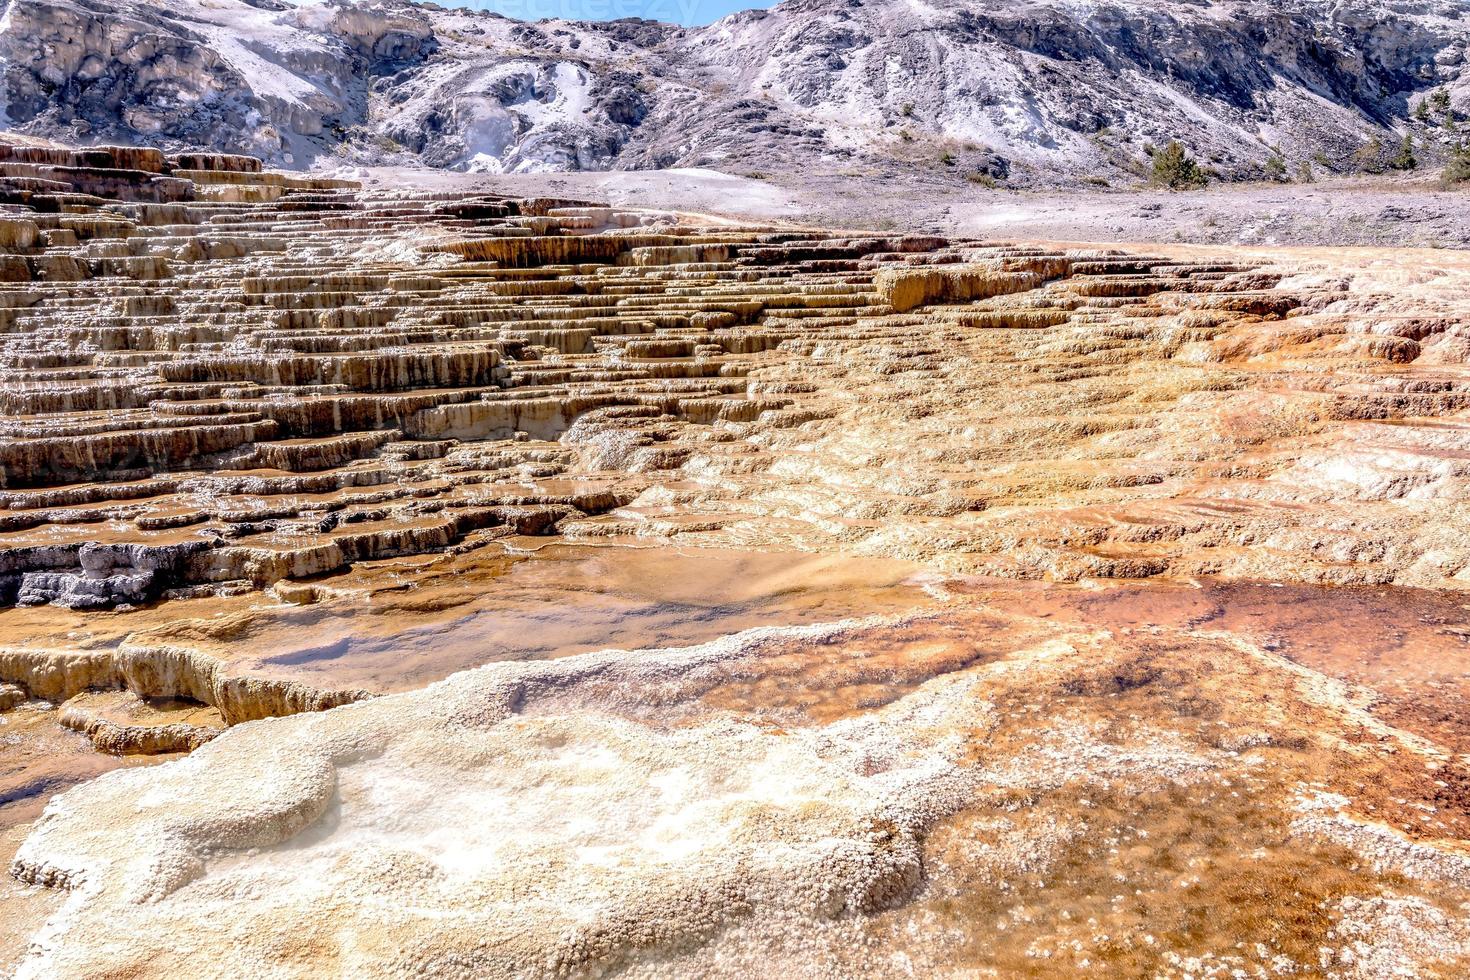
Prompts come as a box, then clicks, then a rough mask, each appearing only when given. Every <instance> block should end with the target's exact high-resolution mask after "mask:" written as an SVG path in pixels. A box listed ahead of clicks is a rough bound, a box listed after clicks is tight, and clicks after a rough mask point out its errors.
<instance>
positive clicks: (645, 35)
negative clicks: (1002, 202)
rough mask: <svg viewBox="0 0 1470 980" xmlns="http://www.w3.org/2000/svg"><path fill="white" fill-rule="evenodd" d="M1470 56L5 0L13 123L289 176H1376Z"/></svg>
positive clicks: (1131, 12) (1149, 27)
mask: <svg viewBox="0 0 1470 980" xmlns="http://www.w3.org/2000/svg"><path fill="white" fill-rule="evenodd" d="M1467 49H1470V3H1467V2H1466V0H1422V2H1414V0H1409V2H1381V0H1338V2H1333V3H1327V2H1321V0H1285V2H1266V0H1225V2H1209V0H1197V2H1166V0H1127V2H1118V0H1031V2H1024V3H1009V2H1007V3H1001V2H998V0H786V2H785V3H782V4H780V5H779V6H777V7H775V8H773V9H771V10H766V11H747V12H745V13H740V14H735V15H733V16H731V17H727V18H725V19H724V20H721V21H719V22H717V23H715V24H712V25H710V26H708V27H702V28H692V29H685V28H679V27H675V26H672V25H667V24H659V23H653V22H648V21H637V20H625V21H615V22H610V23H580V22H569V21H555V20H551V21H539V22H536V23H534V24H533V23H523V22H519V21H515V20H511V19H508V18H505V17H501V16H499V15H496V14H491V13H484V12H475V11H466V10H455V9H447V8H442V7H439V6H437V5H433V4H422V5H418V4H411V3H408V2H404V0H361V2H348V0H332V2H327V3H307V2H295V3H288V2H284V0H150V2H140V0H9V3H8V4H7V5H6V6H5V12H4V15H3V19H0V65H3V70H4V80H3V87H0V89H3V104H0V110H3V118H0V124H3V125H4V126H6V127H8V128H10V129H12V130H15V131H18V132H21V133H25V134H28V135H33V136H44V137H48V138H56V139H62V140H66V141H71V142H83V143H89V142H123V143H143V144H149V145H156V146H159V147H161V148H164V149H170V150H178V149H184V148H188V147H208V148H211V149H218V150H227V151H231V152H247V153H254V154H259V155H262V156H264V157H266V158H267V159H268V160H270V161H271V162H273V163H276V164H280V165H285V166H295V167H308V166H312V165H319V164H336V163H364V164H368V163H374V164H377V163H411V164H424V165H428V166H432V167H445V168H454V169H460V170H484V171H490V172H509V171H524V170H577V169H580V170H585V169H631V168H654V167H685V166H705V167H714V168H719V169H726V170H732V171H736V172H751V171H772V170H784V169H792V168H803V169H811V168H819V169H824V170H828V171H843V170H851V169H855V168H856V169H865V170H869V171H876V172H882V171H883V170H884V169H885V168H886V169H890V170H892V169H895V168H913V167H924V168H937V169H950V168H952V169H953V171H954V172H955V173H956V174H968V175H971V176H976V179H985V178H980V177H978V176H977V175H979V174H982V173H983V174H986V175H988V177H989V178H994V179H1008V180H1010V181H1011V182H1012V183H1013V184H1026V183H1046V182H1054V181H1057V180H1061V181H1069V180H1071V181H1076V180H1084V179H1098V178H1107V179H1117V178H1118V177H1120V176H1124V175H1127V174H1129V173H1139V172H1142V170H1143V168H1144V167H1146V161H1147V155H1148V153H1149V152H1150V150H1151V149H1152V148H1153V147H1155V146H1158V145H1161V144H1162V143H1163V142H1165V141H1167V140H1169V139H1174V138H1178V139H1180V140H1181V141H1182V142H1183V143H1184V144H1185V145H1186V146H1188V147H1189V148H1190V149H1191V150H1192V151H1193V152H1194V153H1195V154H1196V155H1197V156H1199V157H1200V158H1201V159H1202V160H1203V161H1206V162H1208V163H1209V164H1210V165H1211V166H1213V167H1214V168H1215V170H1216V171H1217V172H1218V173H1219V174H1220V175H1221V176H1222V177H1226V178H1231V177H1242V178H1248V177H1254V176H1259V175H1261V174H1262V173H1263V168H1264V167H1265V166H1266V164H1267V161H1268V159H1269V158H1271V157H1274V156H1279V157H1280V158H1281V161H1282V162H1284V163H1285V164H1286V165H1288V166H1290V167H1293V168H1295V167H1297V166H1298V165H1300V164H1301V163H1302V162H1309V163H1310V164H1311V165H1312V166H1314V167H1316V168H1319V169H1325V170H1329V171H1331V170H1336V171H1347V170H1352V169H1357V168H1362V167H1364V166H1368V167H1371V166H1373V165H1374V163H1375V161H1377V160H1379V159H1386V158H1387V156H1388V155H1389V154H1391V153H1392V151H1393V150H1394V149H1395V148H1396V147H1397V146H1398V144H1399V143H1400V141H1401V140H1402V137H1403V135H1404V134H1405V133H1412V134H1414V135H1415V137H1416V140H1417V142H1418V144H1419V146H1420V153H1421V155H1422V156H1424V157H1425V158H1426V159H1427V160H1429V161H1430V162H1432V161H1433V159H1434V158H1435V156H1436V153H1437V147H1440V146H1443V145H1446V144H1447V143H1448V142H1449V141H1450V140H1452V139H1454V138H1455V136H1454V135H1453V133H1452V130H1453V126H1452V125H1450V126H1447V125H1446V123H1447V122H1450V123H1453V119H1454V114H1455V113H1456V112H1458V113H1460V114H1461V115H1470V70H1467V57H1470V55H1467ZM1440 92H1443V93H1444V94H1445V95H1447V96H1448V98H1449V108H1448V109H1446V108H1445V107H1444V105H1443V102H1442V101H1440V100H1442V99H1443V96H1442V95H1436V93H1440ZM1420 103H1426V108H1424V109H1421V108H1420ZM1462 128H1463V127H1462Z"/></svg>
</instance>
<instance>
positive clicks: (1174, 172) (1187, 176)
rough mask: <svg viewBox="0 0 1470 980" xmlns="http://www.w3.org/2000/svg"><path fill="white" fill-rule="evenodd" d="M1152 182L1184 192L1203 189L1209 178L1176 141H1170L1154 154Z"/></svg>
mask: <svg viewBox="0 0 1470 980" xmlns="http://www.w3.org/2000/svg"><path fill="white" fill-rule="evenodd" d="M1153 182H1154V183H1155V184H1158V185H1159V186H1161V187H1167V188H1169V189H1170V190H1185V189H1188V188H1191V187H1203V186H1204V185H1205V184H1206V183H1208V182H1209V177H1207V176H1206V175H1205V173H1204V171H1202V170H1201V169H1200V168H1199V164H1197V163H1195V162H1194V158H1193V157H1191V156H1190V155H1189V152H1188V151H1187V150H1185V149H1184V147H1183V145H1181V144H1180V142H1179V141H1178V140H1170V141H1169V145H1168V146H1166V147H1164V148H1163V149H1162V150H1158V151H1156V152H1155V153H1154V174H1153Z"/></svg>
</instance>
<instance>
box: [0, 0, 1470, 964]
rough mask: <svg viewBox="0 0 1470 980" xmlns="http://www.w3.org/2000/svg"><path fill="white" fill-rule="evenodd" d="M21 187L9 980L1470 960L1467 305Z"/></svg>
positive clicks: (775, 243)
mask: <svg viewBox="0 0 1470 980" xmlns="http://www.w3.org/2000/svg"><path fill="white" fill-rule="evenodd" d="M217 9H222V8H217ZM330 10H335V12H336V14H342V13H343V11H342V10H338V9H337V8H330ZM329 12H330V11H329ZM317 13H318V14H321V13H323V11H317ZM334 16H335V14H334ZM334 23H336V22H334ZM395 23H396V22H395ZM333 29H334V30H340V31H342V32H346V33H348V34H352V36H357V34H363V35H364V36H365V37H370V38H372V40H371V41H363V42H361V44H360V45H359V46H360V48H361V50H360V52H359V54H358V55H357V56H358V57H362V58H376V57H382V58H393V57H398V56H400V55H401V56H404V57H410V56H411V55H406V54H404V52H406V51H417V52H419V53H420V54H421V53H422V52H423V51H425V50H427V46H426V45H425V44H424V43H422V39H421V38H420V40H418V41H416V40H415V38H418V37H419V35H416V34H415V33H414V32H413V31H412V30H410V29H409V28H408V27H402V26H400V27H395V28H391V29H384V30H383V31H382V32H381V33H377V34H374V33H373V30H376V28H373V29H372V30H369V29H368V28H364V27H363V26H362V25H361V23H359V22H357V21H353V20H351V19H348V20H344V21H342V22H340V23H339V24H338V27H336V28H333ZM364 32H365V33H364ZM412 56H416V55H412ZM0 161H3V166H0V269H3V272H4V275H3V277H0V279H3V281H0V406H3V409H4V411H3V415H4V417H3V419H0V600H3V603H4V605H5V607H6V608H5V609H4V614H3V624H4V630H3V643H0V725H3V731H4V738H5V740H6V741H5V745H6V749H7V752H6V755H5V756H4V758H3V760H0V826H3V827H4V828H5V830H6V832H7V833H9V834H11V835H12V836H10V837H7V838H5V839H6V841H7V850H8V849H9V847H14V848H15V851H14V860H13V862H11V863H10V870H11V878H10V879H8V880H7V882H6V883H5V885H4V888H0V922H4V923H6V924H7V925H10V924H12V923H14V924H16V925H15V926H14V928H13V930H11V931H14V932H16V933H17V934H23V936H24V937H25V938H24V941H23V942H20V941H17V942H14V943H12V942H11V940H9V939H8V937H6V936H3V935H0V938H3V939H5V943H4V944H0V964H4V966H5V967H6V968H7V969H9V968H11V967H14V968H15V970H16V971H17V972H18V975H20V976H22V977H60V976H76V975H104V974H117V975H121V974H129V975H140V976H177V975H181V974H182V975H238V974H239V973H241V972H245V973H259V974H263V975H281V976H313V975H321V974H322V973H331V974H353V975H359V974H361V975H374V976H410V975H412V976H423V975H430V974H432V975H463V976H540V975H546V976H589V977H590V976H601V975H606V974H608V973H610V972H617V971H622V972H626V973H628V974H629V975H648V976H671V975H688V974H707V975H716V976H733V975H741V976H749V975H752V974H771V973H775V974H781V975H792V976H831V975H856V974H862V975H875V976H887V975H893V976H911V975H913V974H915V973H919V974H924V975H971V974H974V973H976V972H981V973H984V972H995V973H999V974H1002V975H1016V974H1019V973H1023V972H1026V971H1028V970H1032V971H1034V970H1035V969H1036V968H1037V963H1038V962H1042V963H1044V964H1046V965H1047V968H1048V972H1057V973H1070V972H1077V973H1085V972H1087V971H1089V970H1091V969H1092V968H1093V967H1094V966H1095V965H1096V964H1099V963H1101V964H1107V965H1108V968H1109V969H1111V970H1113V971H1115V972H1118V973H1122V974H1127V975H1156V974H1170V973H1175V974H1182V973H1186V972H1187V973H1192V974H1200V975H1206V974H1216V975H1233V974H1235V973H1236V972H1237V971H1239V972H1241V973H1245V974H1246V975H1251V974H1252V973H1268V974H1269V973H1271V972H1275V973H1280V974H1288V975H1290V974H1295V975H1310V974H1311V973H1312V972H1313V971H1316V972H1319V973H1331V974H1335V975H1342V976H1384V975H1394V974H1410V975H1411V974H1413V973H1414V972H1415V971H1417V972H1420V973H1425V974H1441V975H1457V974H1460V973H1463V972H1464V970H1465V967H1466V966H1467V964H1470V917H1467V916H1466V914H1465V909H1466V908H1467V907H1470V864H1467V861H1470V857H1467V850H1466V846H1465V841H1466V840H1470V799H1467V795H1466V793H1465V787H1466V786H1467V785H1470V771H1467V769H1466V762H1465V758H1466V757H1465V753H1466V752H1467V751H1470V729H1467V726H1466V725H1465V722H1464V720H1463V719H1464V718H1465V717H1467V715H1466V710H1465V709H1466V707H1467V706H1470V671H1467V670H1466V669H1465V658H1466V638H1467V637H1470V628H1467V627H1466V625H1465V622H1466V614H1465V610H1466V603H1465V602H1464V601H1463V599H1464V595H1465V588H1466V583H1467V581H1470V508H1467V506H1466V505H1465V503H1464V500H1465V496H1466V495H1465V489H1466V486H1467V480H1470V463H1467V460H1470V424H1467V422H1466V420H1465V413H1466V411H1467V409H1470V377H1467V375H1466V364H1467V363H1470V335H1467V333H1466V326H1465V324H1466V322H1467V321H1470V259H1467V258H1466V257H1465V256H1464V255H1462V254H1459V253H1454V252H1443V251H1431V250H1422V251H1413V252H1409V251H1391V250H1385V251H1375V250H1358V251H1351V250H1347V251H1336V252H1328V251H1301V250H1291V249H1280V250H1239V249H1237V250H1232V251H1228V252H1225V253H1223V254H1221V253H1219V252H1211V251H1206V250H1203V249H1199V248H1195V247H1190V246H1176V247H1161V248H1158V249H1156V250H1152V251H1150V252H1143V251H1141V250H1138V249H1124V248H1114V247H1106V246H1096V247H1051V246H1046V245H1036V244H1020V243H1015V242H1006V241H996V240H970V239H946V238H939V237H934V236H928V235H914V234H901V233H885V232H876V231H864V230H852V229H847V230H831V229H812V228H803V227H797V226H790V225H787V226H780V227H776V226H770V227H767V226H753V225H742V224H732V223H730V222H728V221H717V220H715V219H709V218H705V217H701V216H698V215H689V214H680V213H676V212H667V211H665V212H655V211H634V210H626V209H619V208H613V207H608V206H604V205H601V204H598V203H595V202H585V201H571V200H561V199H551V198H532V199H526V198H511V197H504V196H498V195H492V194H485V193H478V192H462V191H455V190H438V191H428V190H420V189H415V188H413V187H394V188H389V189H383V190H365V189H363V188H362V187H359V186H357V185H356V184H355V183H353V182H351V181H347V180H340V179H337V180H334V179H327V178H322V177H312V176H303V175H300V174H293V173H283V172H277V171H273V170H271V169H269V168H267V167H265V166H263V164H262V162H261V161H260V160H259V159H257V158H253V157H246V156H239V155H232V154H227V153H223V152H219V151H214V152H209V153H204V152H191V153H170V154H165V153H163V152H161V151H159V150H156V149H148V148H107V147H93V148H88V149H77V150H70V149H63V148H59V147H54V146H27V145H8V144H7V145H5V146H0ZM711 554H715V555H723V556H726V557H723V558H718V559H717V558H711V557H709V556H710V555H711ZM571 555H575V558H573V557H569V556H571ZM730 556H736V557H730ZM701 562H704V563H705V564H701ZM827 562H830V563H832V564H830V565H829V564H824V563H827ZM711 565H713V566H714V567H715V568H716V569H717V570H716V571H711V570H710V567H711ZM640 590H641V591H640ZM630 595H631V596H633V598H630ZM145 766H147V768H144V767H145ZM94 777H95V778H94ZM7 944H8V945H7ZM223 949H228V950H229V956H228V957H222V956H221V955H220V952H219V951H220V950H223ZM1054 965H1055V966H1056V969H1055V970H1052V969H1051V967H1052V966H1054Z"/></svg>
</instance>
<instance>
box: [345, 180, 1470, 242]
mask: <svg viewBox="0 0 1470 980" xmlns="http://www.w3.org/2000/svg"><path fill="white" fill-rule="evenodd" d="M358 173H359V175H360V176H363V177H365V178H366V179H367V180H368V181H369V182H372V181H378V182H382V183H393V182H396V181H403V182H405V183H407V182H413V183H417V184H423V183H431V184H436V185H442V186H459V187H463V186H483V187H485V188H487V189H492V190H495V191H500V192H503V193H507V194H522V195H529V194H554V195H566V196H571V197H587V198H596V199H599V200H604V201H607V202H609V203H612V204H620V205H624V206H635V207H653V208H668V209H673V210H688V211H702V212H708V213H714V214H722V215H728V216H730V217H732V218H740V219H745V220H751V219H756V220H768V221H782V222H798V223H803V224H813V225H821V226H826V227H833V226H838V227H841V226H846V227H863V228H878V229H884V230H887V229H904V230H914V231H931V232H936V233H940V234H950V235H966V236H975V237H983V238H995V239H1007V238H1015V239H1037V240H1047V241H1087V242H1120V243H1160V242H1200V243H1206V244H1232V245H1373V246H1411V247H1428V248H1466V247H1470V206H1467V205H1470V190H1457V191H1448V190H1443V189H1441V188H1440V187H1439V186H1438V184H1437V182H1436V181H1435V180H1434V179H1433V178H1432V177H1425V178H1419V179H1416V180H1402V179H1400V180H1390V179H1382V178H1374V179H1367V180H1335V181H1330V182H1329V181H1321V182H1318V183H1315V184H1235V185H1217V186H1215V187H1211V188H1207V189H1205V190H1202V191H1193V192H1179V193H1173V192H1169V191H1159V190H1152V189H1147V190H1113V189H1087V190H1048V191H1009V190H1002V189H994V188H987V187H983V186H980V185H975V184H970V183H967V182H965V181H962V180H956V179H953V178H948V177H935V178H933V179H925V178H923V177H903V178H900V177H893V176H861V175H831V174H828V175H806V176H801V175H772V176H768V177H760V178H752V177H749V176H738V175H732V174H723V173H719V172H717V171H713V170H692V169H684V170H662V171H611V172H584V173H548V174H515V175H509V176H482V175H467V174H456V173H446V172H444V171H404V170H374V171H358Z"/></svg>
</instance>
